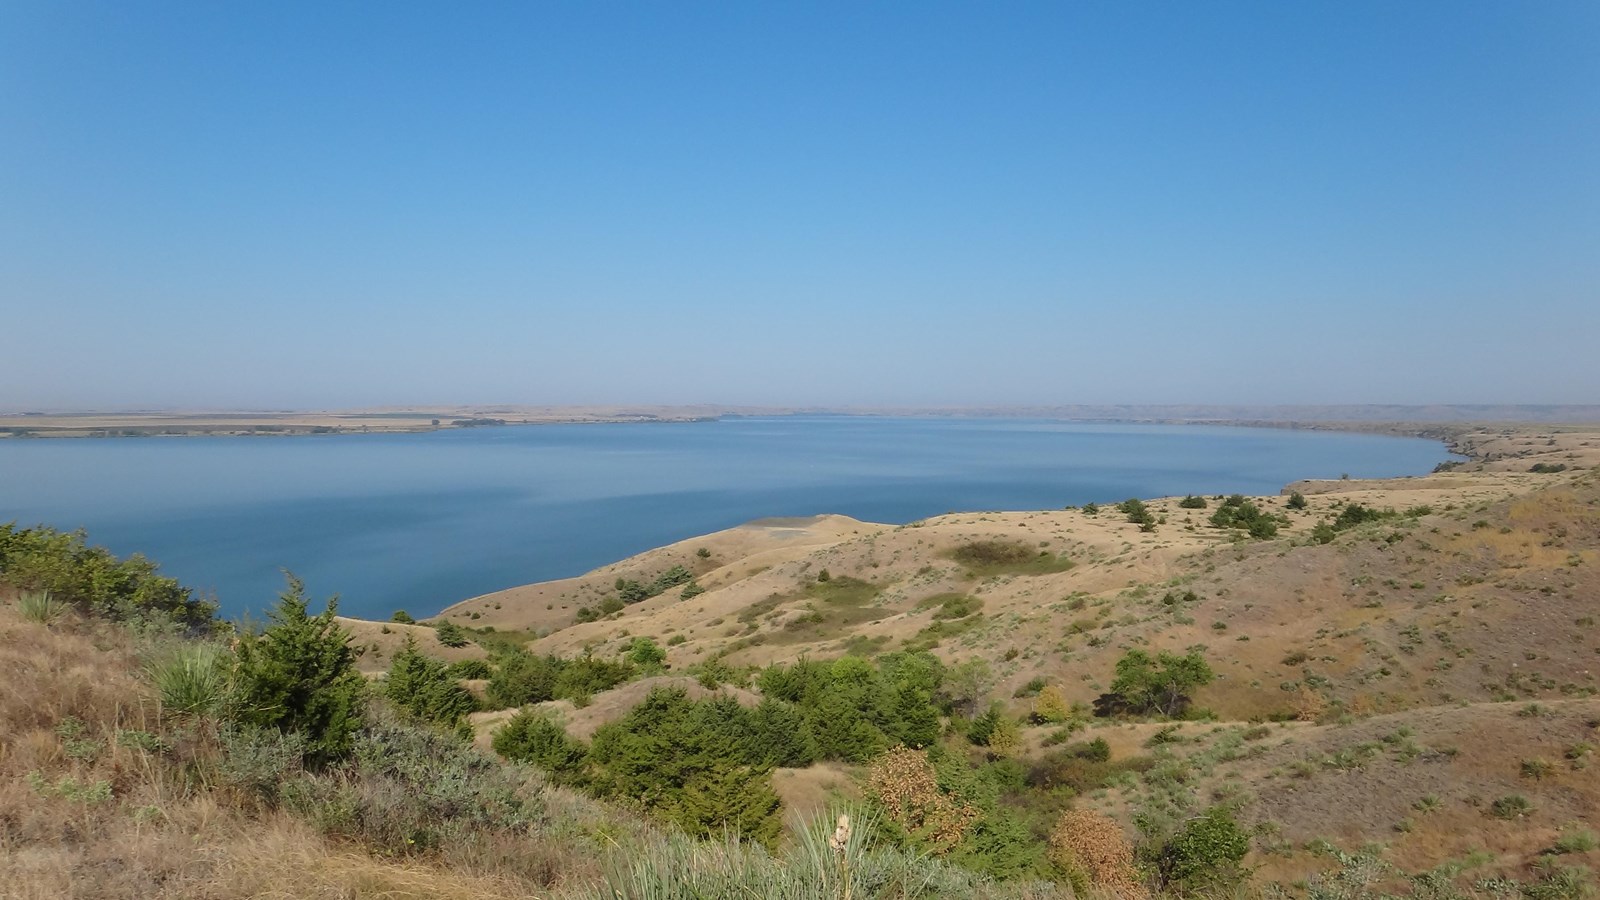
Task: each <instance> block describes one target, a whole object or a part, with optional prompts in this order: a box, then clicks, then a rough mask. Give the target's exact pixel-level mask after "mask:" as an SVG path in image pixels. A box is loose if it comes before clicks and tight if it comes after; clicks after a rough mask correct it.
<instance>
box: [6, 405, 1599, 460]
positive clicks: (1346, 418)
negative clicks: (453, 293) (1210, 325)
mask: <svg viewBox="0 0 1600 900" xmlns="http://www.w3.org/2000/svg"><path fill="white" fill-rule="evenodd" d="M802 415H855V416H907V417H963V418H998V417H1007V418H1032V419H1056V420H1060V421H1072V422H1085V423H1091V422H1098V423H1121V424H1162V425H1224V426H1233V427H1254V428H1298V429H1314V430H1322V431H1351V432H1362V433H1368V434H1391V435H1395V436H1403V437H1421V438H1430V439H1433V440H1439V441H1443V442H1444V443H1446V444H1447V445H1452V446H1451V449H1452V450H1455V451H1456V452H1461V451H1459V450H1457V448H1456V447H1455V446H1453V444H1454V443H1455V442H1456V441H1457V439H1459V438H1460V437H1461V436H1463V435H1465V434H1469V433H1473V432H1481V431H1484V430H1486V429H1525V428H1527V427H1530V426H1537V427H1541V428H1545V429H1559V428H1562V427H1574V428H1575V427H1581V426H1583V425H1585V424H1592V423H1600V406H1502V405H1473V406H1465V405H1462V406H1397V405H1384V406H1359V405H1358V406H1172V405H1168V406H1153V405H1152V406H1135V405H1127V406H1087V405H1076V406H1007V407H999V406H995V407H751V406H718V405H697V406H442V407H384V408H371V409H350V410H314V411H291V410H271V411H243V410H241V411H232V410H230V411H217V410H148V411H145V410H141V411H121V412H105V411H101V412H13V413H0V438H14V439H29V438H112V437H118V438H139V437H144V438H148V437H195V436H290V435H319V434H320V435H327V434H381V433H405V432H425V431H440V430H446V429H460V428H493V427H507V426H515V425H557V424H564V425H571V424H622V423H635V424H637V423H648V422H657V423H662V422H680V423H681V422H701V421H710V420H715V419H721V418H729V417H742V416H802Z"/></svg>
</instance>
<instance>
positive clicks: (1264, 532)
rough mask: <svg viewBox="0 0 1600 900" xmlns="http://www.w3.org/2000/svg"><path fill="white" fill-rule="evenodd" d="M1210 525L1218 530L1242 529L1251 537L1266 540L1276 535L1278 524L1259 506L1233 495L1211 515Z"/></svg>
mask: <svg viewBox="0 0 1600 900" xmlns="http://www.w3.org/2000/svg"><path fill="white" fill-rule="evenodd" d="M1211 524H1212V525H1215V526H1216V527H1218V528H1237V529H1243V530H1244V531H1245V532H1247V533H1248V534H1249V535H1250V536H1251V537H1253V538H1258V539H1266V538H1271V537H1275V536H1277V534H1278V523H1277V520H1275V519H1274V518H1273V517H1272V516H1270V515H1268V514H1266V513H1265V512H1263V511H1262V510H1261V508H1260V507H1259V506H1256V505H1255V504H1254V503H1251V502H1250V501H1249V500H1246V499H1245V498H1244V497H1242V496H1240V495H1239V494H1234V495H1232V496H1230V497H1228V499H1226V500H1224V501H1223V502H1222V505H1221V506H1219V507H1217V509H1216V511H1215V512H1213V513H1212V514H1211Z"/></svg>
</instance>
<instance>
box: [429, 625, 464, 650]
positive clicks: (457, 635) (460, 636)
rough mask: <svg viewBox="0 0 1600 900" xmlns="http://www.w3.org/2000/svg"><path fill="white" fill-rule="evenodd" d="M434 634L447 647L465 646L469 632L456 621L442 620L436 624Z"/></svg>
mask: <svg viewBox="0 0 1600 900" xmlns="http://www.w3.org/2000/svg"><path fill="white" fill-rule="evenodd" d="M434 634H435V635H436V636H437V637H438V638H439V643H441V644H443V645H445V646H446V647H465V646H466V645H467V633H466V632H465V631H463V630H462V628H461V626H460V625H457V624H456V623H454V622H440V623H439V624H438V625H436V626H434Z"/></svg>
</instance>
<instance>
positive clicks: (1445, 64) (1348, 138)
mask: <svg viewBox="0 0 1600 900" xmlns="http://www.w3.org/2000/svg"><path fill="white" fill-rule="evenodd" d="M1597 288H1600V4H1595V3H1592V2H1579V3H1562V2H1539V3H1509V2H1507V3H1463V2H1450V3H1402V4H1396V3H1389V2H1384V3H1348V2H1342V3H1327V4H1311V3H1268V2H1262V3H1203V4H1200V3H1115V4H1113V3H1089V2H1081V3H1041V4H1015V3H1008V4H977V3H971V4H934V3H905V4H892V3H874V4H861V3H839V4H820V3H818V4H780V3H733V2H729V3H678V4H665V3H651V4H624V3H604V2H595V3H575V2H574V3H505V4H444V3H439V4H405V3H331V4H330V3H304V4H301V3H270V4H241V3H198V2H149V3H139V2H123V3H92V2H81V3H60V2H35V0H8V2H6V3H3V4H0V351H3V353H4V358H5V363H6V366H5V368H6V370H7V375H6V377H5V378H3V379H0V409H31V408H64V407H65V408H108V407H164V406H239V407H251V408H259V407H272V408H286V407H328V406H356V405H377V404H409V403H501V402H522V403H611V402H620V403H690V402H711V403H734V404H786V405H792V404H825V405H851V404H862V405H871V404H907V405H924V404H940V405H945V404H956V405H964V404H994V405H1005V404H1035V403H1119V402H1130V403H1346V402H1374V403H1377V402H1400V403H1436V402H1499V403H1507V402H1530V403H1545V402H1553V403H1561V402H1594V401H1595V400H1596V399H1597V398H1600V347H1597V345H1596V338H1597V336H1600V289H1597Z"/></svg>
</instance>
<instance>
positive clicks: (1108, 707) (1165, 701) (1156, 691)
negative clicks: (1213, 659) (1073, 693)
mask: <svg viewBox="0 0 1600 900" xmlns="http://www.w3.org/2000/svg"><path fill="white" fill-rule="evenodd" d="M1214 677H1215V673H1214V672H1213V671H1212V670H1211V666H1210V665H1208V664H1207V663H1206V661H1205V657H1204V656H1203V655H1202V654H1201V653H1200V652H1199V651H1198V650H1195V651H1191V652H1189V653H1188V654H1186V655H1184V656H1177V655H1175V654H1172V653H1161V654H1160V655H1159V656H1157V657H1155V658H1152V657H1151V656H1150V654H1148V653H1146V652H1145V651H1143V650H1138V649H1135V650H1129V651H1128V652H1127V653H1126V654H1125V655H1124V656H1123V657H1122V659H1120V660H1118V661H1117V669H1116V678H1115V679H1114V680H1113V681H1112V682H1111V691H1110V692H1109V693H1106V694H1102V695H1100V697H1099V698H1098V699H1096V700H1095V714H1096V715H1101V716H1109V715H1115V714H1118V713H1124V712H1126V713H1133V714H1136V715H1149V714H1156V715H1162V716H1178V715H1181V714H1182V713H1183V712H1184V710H1186V709H1188V707H1189V702H1190V697H1189V694H1190V693H1191V692H1193V691H1194V690H1195V689H1196V688H1199V687H1203V686H1205V685H1207V684H1210V683H1211V680H1212V679H1213V678H1214Z"/></svg>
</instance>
